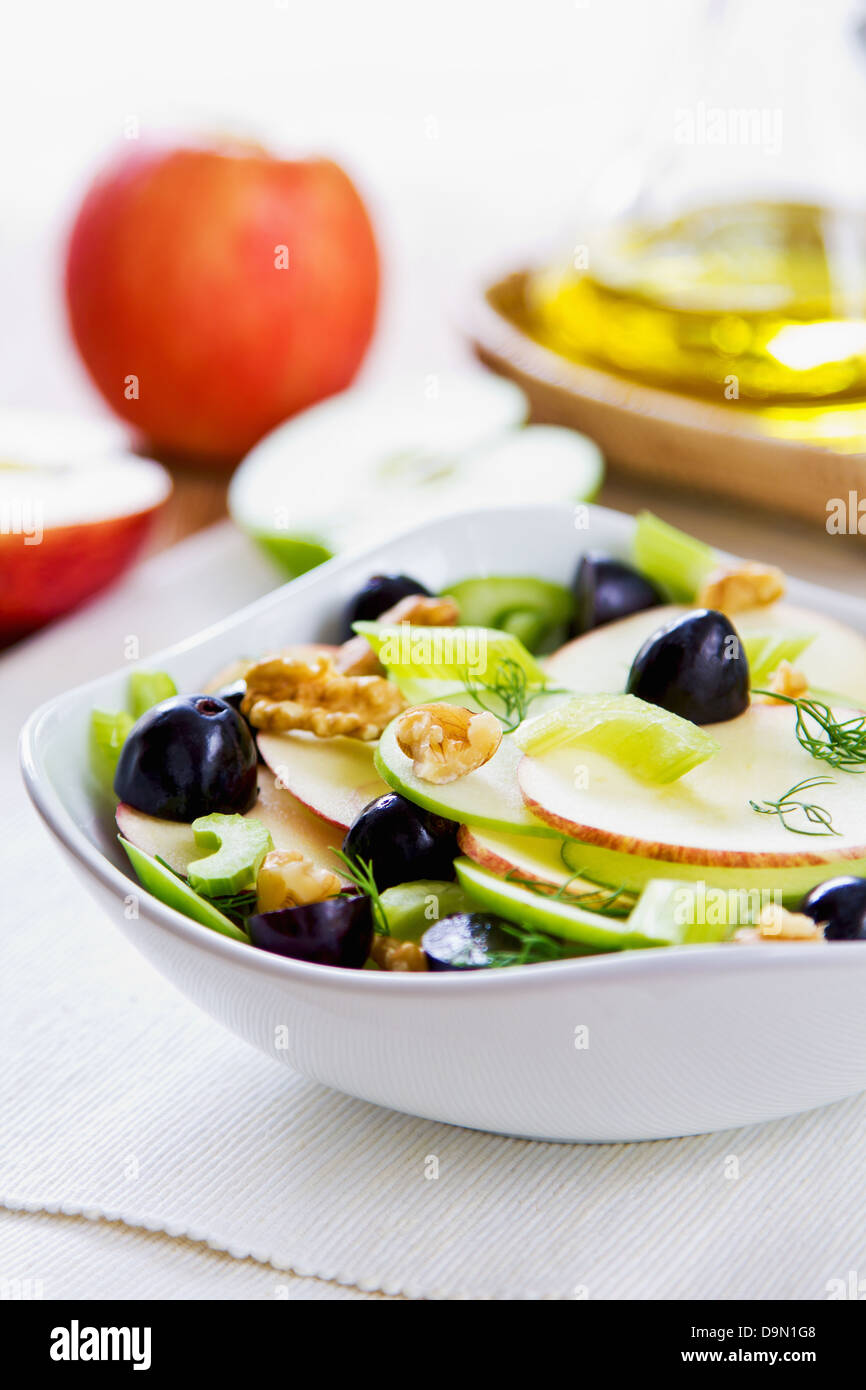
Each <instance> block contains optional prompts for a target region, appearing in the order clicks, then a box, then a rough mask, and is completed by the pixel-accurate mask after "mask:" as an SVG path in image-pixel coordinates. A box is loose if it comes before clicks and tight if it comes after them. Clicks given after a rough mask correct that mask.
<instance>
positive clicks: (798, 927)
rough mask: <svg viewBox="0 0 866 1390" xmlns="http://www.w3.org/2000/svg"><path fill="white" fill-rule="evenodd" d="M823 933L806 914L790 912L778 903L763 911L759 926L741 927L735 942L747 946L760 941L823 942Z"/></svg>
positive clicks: (769, 904)
mask: <svg viewBox="0 0 866 1390" xmlns="http://www.w3.org/2000/svg"><path fill="white" fill-rule="evenodd" d="M822 938H823V932H822V931H821V928H820V927H819V926H818V924H817V923H816V922H813V921H812V918H811V917H807V916H806V914H805V912H789V911H788V909H787V908H785V907H781V906H780V905H779V904H777V903H768V904H767V905H766V907H764V908H763V909H762V911H761V915H760V917H759V918H758V922H757V926H754V927H741V928H740V930H739V931H738V932H735V933H734V940H735V941H739V942H742V943H745V944H748V943H752V942H758V941H821V940H822Z"/></svg>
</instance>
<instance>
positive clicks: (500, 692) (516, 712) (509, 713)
mask: <svg viewBox="0 0 866 1390" xmlns="http://www.w3.org/2000/svg"><path fill="white" fill-rule="evenodd" d="M461 679H462V680H463V684H464V686H465V689H466V693H467V694H468V695H471V696H472V698H473V700H474V701H475V703H476V704H477V705H478V706H479V708H480V709H483V710H485V711H486V712H487V713H488V714H495V715H496V718H497V719H498V720H499V721H500V723H501V724H502V726H503V731H504V732H505V733H506V734H513V733H514V730H515V729H516V728H517V727H518V725H520V724H522V723H523V721H524V719H525V718H526V715H527V712H528V710H529V706H530V705H531V704H532V702H533V700H537V699H538V697H539V695H565V694H567V692H566V691H565V690H560V689H558V688H557V689H555V688H553V687H551V686H549V685H538V684H537V682H535V681H533V682H530V680H529V677H528V676H527V674H526V672H525V670H524V669H523V667H522V666H521V665H520V662H519V661H515V660H514V658H513V657H510V656H507V657H504V658H503V659H502V661H500V662H499V664H498V665H497V668H496V674H495V676H494V677H493V679H492V680H489V681H479V680H476V679H475V678H474V677H472V676H471V675H470V674H469V672H468V671H464V672H463V673H462V677H461ZM485 694H487V695H489V696H493V698H494V699H495V700H496V701H497V702H498V704H499V708H498V709H495V708H491V706H490V705H489V704H487V702H486V700H485V698H484V696H485Z"/></svg>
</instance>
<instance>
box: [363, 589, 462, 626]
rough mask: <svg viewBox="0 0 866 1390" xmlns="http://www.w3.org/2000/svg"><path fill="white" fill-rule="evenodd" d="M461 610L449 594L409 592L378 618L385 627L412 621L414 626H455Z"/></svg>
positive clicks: (378, 621)
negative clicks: (430, 594)
mask: <svg viewBox="0 0 866 1390" xmlns="http://www.w3.org/2000/svg"><path fill="white" fill-rule="evenodd" d="M459 617H460V611H459V609H458V607H457V604H456V603H455V602H454V600H453V598H450V597H449V595H448V594H434V595H433V596H432V597H431V596H429V595H427V594H407V595H406V597H405V598H401V599H400V600H399V602H398V603H395V604H394V605H393V607H392V608H387V609H386V610H385V612H384V613H380V614H379V617H378V618H377V619H376V622H377V623H381V625H382V626H383V627H396V626H397V624H398V623H411V624H412V626H413V627H453V626H454V624H455V623H456V622H457V619H458V618H459Z"/></svg>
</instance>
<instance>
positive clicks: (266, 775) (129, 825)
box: [117, 767, 343, 877]
mask: <svg viewBox="0 0 866 1390" xmlns="http://www.w3.org/2000/svg"><path fill="white" fill-rule="evenodd" d="M246 818H247V819H250V820H257V821H260V822H261V823H262V824H263V825H264V826H265V828H266V829H267V830H269V831H270V835H271V839H272V840H273V842H274V848H275V849H287V850H293V849H294V850H299V851H300V853H301V854H303V855H305V856H306V857H307V859H311V860H312V861H313V863H314V864H316V865H317V867H319V868H323V869H330V870H331V871H332V872H334V873H336V874H340V873H341V870H340V861H339V860H338V859H337V857H336V854H335V851H336V850H338V849H340V847H341V845H342V841H343V836H342V831H339V830H337V829H335V828H334V826H332V825H328V824H326V823H325V822H324V821H323V820H321V819H320V818H319V817H318V816H315V815H313V814H312V813H311V812H310V811H309V810H308V809H307V807H306V806H303V805H301V803H300V802H299V801H298V800H296V798H295V797H293V796H291V795H290V794H289V793H288V792H287V791H285V790H282V789H281V788H279V787H278V786H277V783H276V778H275V777H274V775H273V773H271V772H270V771H269V769H268V768H266V767H260V768H259V795H258V800H257V801H256V803H255V805H254V806H253V808H252V810H250V811H248V812H247V815H246ZM117 828H118V830H119V831H120V833H121V835H122V836H123V837H124V839H125V840H128V841H130V842H131V843H132V844H133V845H136V846H137V847H138V848H139V849H140V850H143V852H144V853H145V854H147V855H149V856H150V857H151V858H156V857H157V855H158V856H159V858H160V859H164V860H165V862H166V864H168V865H169V867H170V868H171V869H173V870H174V872H175V873H176V874H183V876H184V877H186V874H187V870H188V868H189V865H190V864H191V863H193V862H194V861H195V860H197V859H201V857H202V849H201V845H200V844H199V843H198V842H197V841H196V838H195V835H194V834H193V830H192V826H191V825H187V824H186V823H185V822H183V821H173V820H162V819H160V818H159V817H158V816H147V815H145V814H144V813H143V812H142V811H136V810H135V808H134V807H133V806H127V805H125V804H124V803H123V802H121V804H120V805H119V806H118V808H117ZM341 876H342V875H341Z"/></svg>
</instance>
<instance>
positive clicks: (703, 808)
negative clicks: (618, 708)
mask: <svg viewBox="0 0 866 1390" xmlns="http://www.w3.org/2000/svg"><path fill="white" fill-rule="evenodd" d="M837 713H838V716H839V717H840V718H844V717H845V715H846V711H844V710H841V709H840V710H838V711H837ZM847 713H850V711H849V712H847ZM794 720H795V712H794V710H793V709H792V708H791V707H790V706H786V705H769V704H763V705H762V704H753V705H751V706H750V708H749V709H748V710H746V711H745V713H744V714H742V715H740V716H739V718H737V719H732V720H729V721H727V722H726V723H723V724H714V725H711V726H709V731H710V732H711V733H712V735H713V737H714V738H715V739H716V740H717V742H718V744H719V750H720V751H719V753H718V754H717V755H716V757H714V758H712V759H710V760H709V761H708V762H706V763H702V764H701V765H700V766H699V767H696V768H694V769H693V770H692V771H691V772H689V773H687V774H686V775H685V776H684V777H682V778H681V779H680V780H679V781H678V782H672V783H670V784H668V785H665V786H661V787H659V786H648V785H646V784H645V783H642V782H639V781H638V780H637V779H636V778H634V777H632V776H631V775H630V774H629V773H628V771H627V770H626V769H624V768H622V767H619V766H617V765H616V764H615V763H613V762H612V761H611V760H610V759H608V758H605V757H604V756H603V755H601V754H597V753H595V752H593V751H592V750H590V749H581V750H580V753H579V755H577V754H576V752H575V750H568V749H559V750H555V751H553V752H551V753H549V754H547V755H545V756H543V757H535V758H533V757H526V758H524V759H523V761H522V762H521V764H520V767H519V769H518V778H519V782H520V786H521V790H522V792H523V795H524V798H525V800H526V803H527V805H528V806H529V808H530V810H531V811H532V812H533V814H536V815H538V816H539V817H540V818H541V819H543V820H545V821H546V822H547V823H548V824H549V825H551V826H552V827H554V828H555V829H557V830H558V831H559V832H560V833H561V834H563V835H565V836H567V837H569V838H571V839H573V840H579V841H581V842H582V844H581V846H580V848H579V850H577V849H576V850H573V851H572V850H569V853H568V856H567V857H568V862H569V864H571V865H572V866H573V867H574V870H575V872H581V873H583V874H585V875H586V876H587V877H590V878H593V877H595V876H596V875H595V873H593V872H592V871H591V867H590V865H589V864H588V863H587V862H586V861H585V858H584V847H585V846H593V845H595V846H598V847H600V848H601V849H602V850H606V851H612V852H616V853H617V854H618V855H619V856H620V858H621V859H622V858H626V859H630V858H631V857H632V856H638V857H640V858H641V859H646V860H652V861H655V862H656V865H657V866H658V863H659V861H662V862H664V864H665V865H666V868H665V872H664V876H665V877H676V876H677V875H676V873H675V872H674V873H673V874H670V873H668V869H667V866H672V865H677V866H679V865H699V866H701V869H702V876H703V877H708V876H709V874H708V869H709V867H710V866H712V867H713V869H714V870H715V869H725V870H736V871H738V872H737V878H738V879H739V877H740V871H748V870H760V871H761V880H760V885H764V884H766V885H767V886H769V887H770V888H772V889H778V890H779V891H781V892H782V893H783V894H784V893H786V892H788V891H789V890H788V887H787V886H786V885H787V884H788V882H789V875H790V873H791V871H792V870H799V869H806V870H807V873H806V875H805V877H806V878H807V879H808V881H809V883H817V882H820V881H821V880H822V879H823V878H827V877H829V869H830V868H831V867H834V868H836V869H838V866H839V865H840V864H841V865H847V866H848V867H847V872H849V873H858V872H862V871H863V870H864V869H866V777H864V776H863V775H861V774H858V773H851V772H841V771H839V770H838V769H832V768H830V767H828V765H827V764H825V763H821V762H819V761H817V760H816V759H814V758H812V757H811V756H810V754H809V753H808V752H807V751H806V750H805V749H804V748H803V747H802V746H801V745H800V744H799V743H798V741H797V739H796V737H795V734H794ZM578 765H579V766H578ZM578 773H579V775H577V774H578ZM822 776H823V777H826V778H827V782H826V784H825V785H821V786H819V787H816V788H814V789H806V790H804V792H803V793H802V794H801V795H800V796H799V797H798V796H797V793H796V792H794V791H793V790H792V789H794V788H795V787H796V786H797V784H799V783H801V782H807V781H808V780H809V779H812V778H815V777H822ZM789 791H791V792H792V796H793V799H794V800H795V801H796V800H800V801H803V802H806V803H808V802H815V803H818V804H820V805H821V806H822V807H823V808H824V809H825V811H826V812H827V814H828V815H829V816H830V817H831V824H832V830H833V832H834V833H829V834H828V833H820V834H819V833H815V832H816V831H818V830H820V829H821V827H820V826H818V825H816V824H815V823H814V822H812V821H810V820H808V819H807V818H806V816H805V815H804V814H803V812H802V811H801V810H796V809H794V810H792V811H791V812H790V813H789V814H788V815H787V816H786V817H785V819H784V820H783V818H782V817H781V816H779V815H778V814H773V813H772V812H770V813H767V814H760V813H758V812H757V811H756V810H755V809H753V806H752V804H751V803H752V802H755V803H757V804H759V805H767V804H769V803H772V802H776V801H778V800H779V799H780V798H781V797H782V796H783V795H784V794H786V793H788V792H789ZM572 855H573V857H572ZM624 867H625V868H626V869H627V868H628V867H629V866H628V865H625V866H624ZM810 869H811V870H812V871H813V872H812V874H811V877H809V870H810ZM659 876H661V874H660V870H659V869H658V867H656V871H655V874H654V877H659ZM690 876H691V875H690ZM700 876H701V875H699V877H700ZM802 878H803V875H798V880H799V881H800V882H801V881H802ZM603 881H605V882H613V883H618V882H619V881H620V880H619V879H618V878H614V879H610V878H608V877H605V878H604V880H603ZM623 881H627V882H628V886H629V887H631V886H634V879H630V880H623ZM760 885H759V884H756V885H755V886H760ZM798 886H799V883H798Z"/></svg>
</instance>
